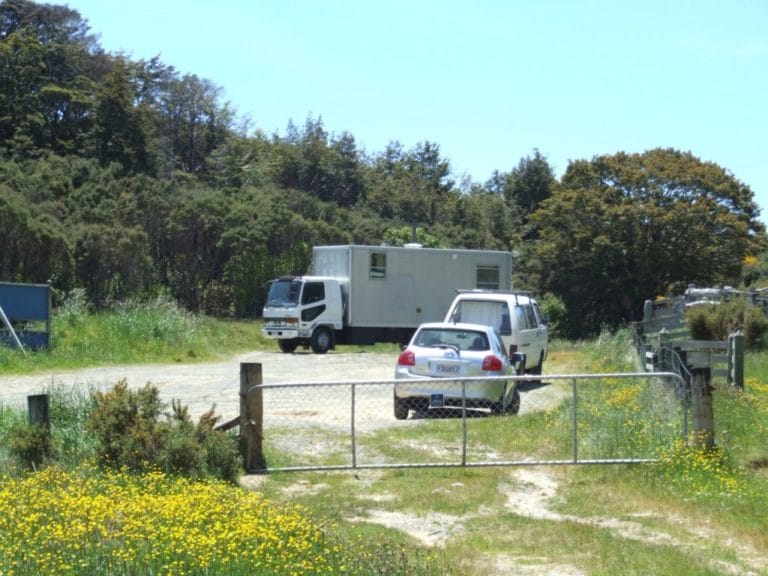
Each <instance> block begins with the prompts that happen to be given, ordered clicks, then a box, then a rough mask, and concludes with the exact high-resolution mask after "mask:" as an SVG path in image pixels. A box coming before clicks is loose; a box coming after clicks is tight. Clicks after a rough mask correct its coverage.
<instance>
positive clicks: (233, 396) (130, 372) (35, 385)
mask: <svg viewBox="0 0 768 576" xmlns="http://www.w3.org/2000/svg"><path fill="white" fill-rule="evenodd" d="M394 362H395V357H394V355H392V354H376V353H368V352H359V353H354V352H352V353H334V352H330V353H328V354H325V355H318V354H312V353H309V352H296V353H293V354H283V353H282V352H251V353H247V354H242V355H239V356H236V357H234V358H231V359H229V360H227V361H223V362H216V363H209V364H168V365H131V366H107V367H100V368H87V369H81V370H74V371H57V372H52V373H46V374H36V375H33V376H2V377H0V404H1V405H5V406H25V405H26V397H27V396H28V395H30V394H39V393H41V392H44V391H45V390H46V389H48V388H49V387H50V386H51V385H52V384H54V385H56V386H63V387H66V388H74V387H80V388H81V389H83V390H86V391H87V390H89V389H91V388H98V389H102V390H105V389H108V388H111V387H112V386H113V385H114V384H115V383H116V382H118V381H119V380H121V379H123V378H124V379H125V380H126V381H127V382H128V385H129V386H130V387H132V388H135V387H140V386H143V385H144V384H146V383H148V382H151V383H152V384H153V385H155V386H156V387H157V388H158V389H159V391H160V395H161V398H162V399H163V400H164V401H165V402H168V403H170V401H171V400H172V399H177V400H180V401H181V402H182V403H183V404H185V405H186V406H187V407H188V408H189V412H190V414H191V415H192V417H193V418H196V417H197V416H199V415H200V414H202V413H203V412H205V411H206V410H208V409H210V408H211V406H212V405H215V407H216V413H217V414H218V415H221V416H222V417H223V419H224V420H229V419H231V418H234V417H236V416H237V415H238V412H239V405H240V399H239V389H240V364H241V363H260V364H261V365H262V377H263V381H264V383H265V384H278V383H292V384H295V383H302V382H328V381H330V382H371V381H376V382H381V381H389V380H391V379H392V378H393V375H394V374H393V373H394ZM379 388H380V390H381V392H380V394H379V395H380V396H382V398H381V401H380V402H378V403H377V405H371V406H370V409H369V411H370V414H366V415H365V418H366V419H369V420H373V421H380V422H379V424H380V425H390V423H394V419H393V416H392V405H391V404H392V400H391V399H392V396H391V388H388V387H385V386H381V387H379ZM565 394H566V392H564V391H563V389H562V388H560V387H559V386H556V385H552V386H542V387H538V388H535V389H529V390H525V389H523V396H522V405H521V409H520V412H521V414H524V413H526V412H530V411H534V410H543V409H547V408H550V407H552V406H554V405H556V404H557V403H558V402H560V401H561V400H562V398H563V397H564V396H565ZM313 398H314V406H312V409H313V410H317V404H318V402H317V398H316V395H313ZM323 400H326V398H323ZM381 402H384V404H385V405H382V404H381ZM329 405H330V403H329ZM303 411H304V410H303V409H302V408H301V407H300V406H295V407H294V412H295V413H296V414H301V413H302V412H303Z"/></svg>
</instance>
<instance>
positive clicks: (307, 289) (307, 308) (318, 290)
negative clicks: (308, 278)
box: [301, 282, 326, 322]
mask: <svg viewBox="0 0 768 576" xmlns="http://www.w3.org/2000/svg"><path fill="white" fill-rule="evenodd" d="M301 306H302V309H301V321H302V322H312V321H313V320H315V319H316V318H317V317H318V316H320V315H321V314H322V313H323V312H325V308H326V305H325V284H324V283H323V282H307V283H306V284H304V290H303V292H302V293H301Z"/></svg>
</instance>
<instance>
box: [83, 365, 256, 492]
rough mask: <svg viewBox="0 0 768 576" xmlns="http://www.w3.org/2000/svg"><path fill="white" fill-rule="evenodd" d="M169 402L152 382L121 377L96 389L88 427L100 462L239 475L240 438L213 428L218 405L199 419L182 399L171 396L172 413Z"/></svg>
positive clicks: (217, 475)
mask: <svg viewBox="0 0 768 576" xmlns="http://www.w3.org/2000/svg"><path fill="white" fill-rule="evenodd" d="M165 407H166V406H165V404H164V403H162V402H161V401H160V397H159V393H158V390H157V388H156V387H154V386H152V385H150V384H147V385H146V386H144V387H142V388H139V389H138V390H129V389H128V386H127V384H126V382H125V380H121V381H120V382H118V383H117V384H116V385H115V386H114V388H113V389H112V390H110V391H109V392H106V393H102V392H98V391H97V392H94V407H93V411H92V413H91V414H90V416H89V418H88V423H87V427H88V429H89V430H91V431H93V432H94V433H95V435H96V437H97V448H96V455H97V461H98V462H99V465H100V466H102V467H107V468H113V469H122V468H128V469H129V470H133V471H136V472H145V471H147V470H150V469H160V470H162V471H165V472H168V473H173V474H180V475H183V476H187V477H192V478H200V477H206V476H210V477H215V478H220V479H223V480H228V481H230V482H234V481H236V480H237V477H238V475H239V473H240V471H241V468H242V465H241V460H240V456H239V453H238V450H237V442H236V438H234V437H232V436H230V435H228V434H224V433H222V432H218V431H216V430H214V425H215V423H216V422H217V420H218V418H216V417H215V416H214V415H213V409H211V410H210V411H209V412H207V413H205V414H203V416H202V417H201V418H200V422H199V423H198V424H197V425H194V424H193V423H192V420H191V418H190V417H189V413H188V410H187V408H186V407H185V406H183V405H182V404H181V403H178V402H176V401H174V402H172V412H171V414H170V415H168V414H166V413H165V412H164V410H165ZM161 417H163V418H162V419H161Z"/></svg>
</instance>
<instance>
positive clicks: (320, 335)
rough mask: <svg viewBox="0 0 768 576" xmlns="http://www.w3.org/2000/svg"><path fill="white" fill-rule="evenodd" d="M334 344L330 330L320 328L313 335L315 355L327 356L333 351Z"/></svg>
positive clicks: (312, 343)
mask: <svg viewBox="0 0 768 576" xmlns="http://www.w3.org/2000/svg"><path fill="white" fill-rule="evenodd" d="M332 343H333V340H332V337H331V331H330V330H328V328H318V329H317V330H315V331H314V332H313V333H312V342H311V344H310V345H311V346H312V352H314V353H315V354H325V353H326V352H328V350H330V349H331V344H332Z"/></svg>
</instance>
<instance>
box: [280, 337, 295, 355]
mask: <svg viewBox="0 0 768 576" xmlns="http://www.w3.org/2000/svg"><path fill="white" fill-rule="evenodd" d="M277 345H278V346H279V347H280V351H281V352H285V353H286V354H290V353H291V352H293V351H294V350H296V348H297V347H298V346H299V341H298V340H296V339H295V338H291V339H289V340H278V341H277Z"/></svg>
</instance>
